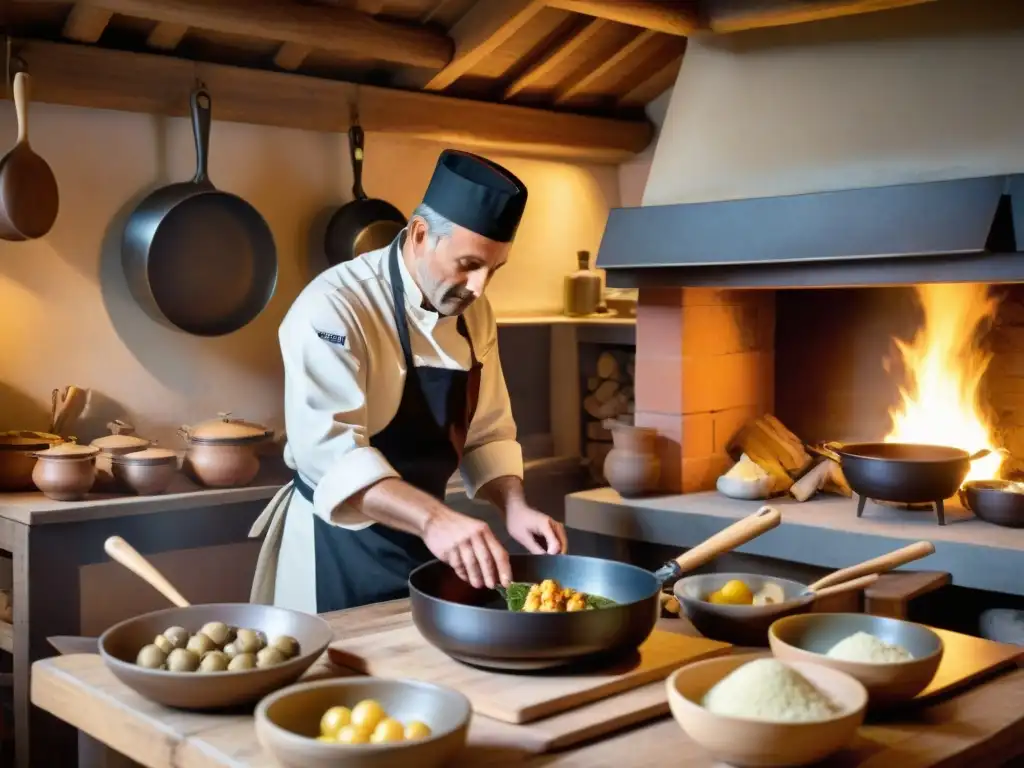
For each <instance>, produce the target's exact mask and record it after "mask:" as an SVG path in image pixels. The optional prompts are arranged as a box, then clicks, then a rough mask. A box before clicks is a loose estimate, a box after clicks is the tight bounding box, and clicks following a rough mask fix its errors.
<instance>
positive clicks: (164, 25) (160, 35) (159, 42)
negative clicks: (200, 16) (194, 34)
mask: <svg viewBox="0 0 1024 768" xmlns="http://www.w3.org/2000/svg"><path fill="white" fill-rule="evenodd" d="M186 34H188V25H187V24H171V23H169V22H166V21H162V22H160V23H159V24H157V25H156V26H155V27H153V31H152V32H150V33H149V37H147V38H146V45H148V46H149V47H150V48H157V49H159V50H161V51H173V50H174V49H175V48H177V47H178V46H179V45H181V41H182V40H184V39H185V35H186Z"/></svg>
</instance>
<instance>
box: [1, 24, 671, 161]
mask: <svg viewBox="0 0 1024 768" xmlns="http://www.w3.org/2000/svg"><path fill="white" fill-rule="evenodd" d="M15 52H16V53H17V55H18V56H20V57H21V58H22V59H24V60H25V62H26V64H27V65H28V67H29V71H31V72H32V76H33V81H34V86H33V99H34V100H35V101H42V102H48V103H51V104H66V105H70V106H77V107H87V108H93V109H115V110H122V111H126V112H143V113H147V114H159V115H172V116H184V115H187V114H188V109H189V107H188V100H189V93H190V91H191V89H192V88H193V87H194V85H195V80H196V78H197V77H198V78H200V79H201V80H202V81H203V82H204V83H205V84H206V86H207V87H208V88H209V90H210V94H211V96H212V99H213V116H214V118H215V119H217V120H225V121H229V122H240V123H255V124H259V125H272V126H279V127H285V128H300V129H304V130H313V131H330V132H341V131H345V130H347V129H348V127H349V123H350V119H351V109H352V106H353V105H357V106H358V109H359V120H360V122H361V123H362V125H363V127H364V128H365V129H366V130H367V131H368V132H378V133H384V134H390V135H397V136H402V137H407V138H418V139H424V140H428V141H436V142H443V143H447V144H453V145H456V146H466V147H473V148H476V149H480V150H490V151H495V152H505V153H515V154H521V155H530V156H535V157H551V158H560V159H575V160H586V161H592V162H599V163H621V162H623V161H625V160H628V159H629V158H631V157H633V156H635V155H636V153H638V152H641V151H642V150H643V149H644V148H645V147H646V146H647V145H648V144H649V143H650V141H651V139H652V138H653V128H652V126H651V125H650V123H648V122H647V121H633V120H615V119H609V118H597V117H586V116H582V115H572V114H564V113H558V112H549V111H546V110H540V109H529V108H526V107H516V106H509V105H506V104H488V103H485V102H480V101H470V100H466V99H454V98H450V97H447V96H441V95H438V94H432V93H416V92H410V91H400V90H393V89H388V88H378V87H375V86H367V85H354V84H352V83H345V82H339V81H336V80H325V79H321V78H314V77H306V76H303V75H293V74H288V73H284V72H269V71H264V70H255V69H243V68H240V67H230V66H224V65H221V64H208V63H205V62H195V61H189V60H185V59H178V58H175V57H172V56H165V55H161V54H155V53H129V52H126V51H115V50H110V49H105V48H98V47H94V46H85V45H74V44H63V43H49V42H42V41H37V40H26V41H21V42H19V44H18V47H17V49H16V51H15ZM214 151H216V149H214Z"/></svg>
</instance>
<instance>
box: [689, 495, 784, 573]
mask: <svg viewBox="0 0 1024 768" xmlns="http://www.w3.org/2000/svg"><path fill="white" fill-rule="evenodd" d="M781 522H782V513H781V512H779V510H777V509H775V508H774V507H769V506H764V507H761V508H760V509H759V510H757V512H755V513H754V514H752V515H749V516H747V517H744V518H743V519H742V520H737V521H736V522H735V523H733V524H732V525H730V526H729V527H728V528H726V529H725V530H724V531H719V532H718V533H716V534H715V535H714V536H712V537H711V538H710V539H705V540H704V541H702V542H701V543H700V544H698V545H697V546H695V547H693V548H692V549H690V550H688V551H686V552H684V553H683V554H681V555H680V556H679V557H677V558H676V564H677V565H678V566H679V568H680V569H681V570H682V572H684V573H685V572H686V571H692V570H693V569H694V568H699V567H700V566H702V565H704V563H706V562H708V561H709V560H712V559H713V558H715V557H717V556H718V555H720V554H722V553H723V552H729V551H731V550H733V549H736V547H739V546H742V545H744V544H746V543H747V542H748V541H751V540H753V539H756V538H757V537H758V536H760V535H761V534H762V533H766V532H767V531H770V530H771V529H772V528H775V527H777V526H778V525H779V523H781Z"/></svg>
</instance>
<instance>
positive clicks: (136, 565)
mask: <svg viewBox="0 0 1024 768" xmlns="http://www.w3.org/2000/svg"><path fill="white" fill-rule="evenodd" d="M103 549H104V550H105V551H106V553H107V554H108V555H110V559H111V560H116V561H117V562H118V563H120V564H121V565H123V566H124V567H125V568H127V569H128V570H129V571H131V572H132V573H134V574H135V575H136V576H138V577H139V578H140V579H142V580H143V581H144V582H146V583H147V584H149V586H151V587H152V588H153V589H155V590H156V591H157V592H159V593H160V594H161V595H163V596H164V597H166V598H167V599H168V600H170V601H171V602H172V603H174V604H175V605H176V606H178V607H179V608H188V606H189V602H188V600H186V599H185V598H184V597H182V596H181V593H180V592H179V591H178V590H176V589H175V588H174V585H172V584H171V582H169V581H168V580H167V579H166V577H165V576H164V575H163V574H162V573H160V571H158V570H157V569H156V568H155V567H154V566H153V564H152V563H151V562H149V560H147V559H146V558H144V557H143V556H142V555H140V554H139V553H138V552H137V551H136V549H135V547H133V546H132V545H131V544H129V543H128V542H127V541H125V540H124V539H122V538H121V537H120V536H111V537H110V538H109V539H107V540H106V541H105V542H103Z"/></svg>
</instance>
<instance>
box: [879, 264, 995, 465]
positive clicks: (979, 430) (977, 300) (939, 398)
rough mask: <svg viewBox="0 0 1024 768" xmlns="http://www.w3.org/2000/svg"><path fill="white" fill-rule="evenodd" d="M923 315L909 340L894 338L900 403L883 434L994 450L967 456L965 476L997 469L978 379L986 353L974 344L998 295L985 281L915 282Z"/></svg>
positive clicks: (888, 438)
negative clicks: (902, 380) (901, 376)
mask: <svg viewBox="0 0 1024 768" xmlns="http://www.w3.org/2000/svg"><path fill="white" fill-rule="evenodd" d="M917 298H918V301H919V302H920V304H921V308H922V309H923V310H924V323H923V324H922V326H921V327H920V328H919V329H918V331H917V334H916V335H915V336H914V339H913V341H911V342H910V343H909V344H908V343H906V342H903V341H900V340H896V346H897V348H898V349H899V351H900V355H901V356H902V358H903V366H904V369H905V371H906V386H905V387H900V403H899V405H897V406H896V407H895V408H892V409H891V410H890V411H889V417H890V419H892V428H891V429H890V431H889V434H888V435H886V436H885V440H886V442H890V443H891V442H900V443H930V444H932V445H949V446H953V447H956V448H962V449H964V450H966V451H968V452H970V453H974V452H975V451H979V450H981V449H982V448H988V449H989V450H992V451H993V453H991V454H989V455H988V456H985V457H984V458H982V459H978V460H977V461H975V462H973V463H972V464H971V471H970V474H969V475H968V476H967V479H968V480H986V479H992V478H995V477H998V476H999V468H1000V466H1002V463H1003V459H1004V456H1003V454H1001V453H997V452H995V450H994V449H995V448H996V447H997V446H996V445H995V443H994V441H993V438H992V432H993V430H992V427H991V422H990V420H989V419H988V417H987V415H986V409H985V408H983V407H982V405H981V402H980V400H979V385H980V383H981V378H982V376H983V375H984V374H985V369H986V368H988V364H989V361H990V360H991V358H992V356H991V354H990V353H988V352H985V351H983V350H982V349H980V348H979V347H978V346H977V333H978V330H979V328H981V327H984V326H985V325H987V324H988V323H989V322H990V321H991V320H992V318H993V317H994V316H995V313H996V309H997V307H998V305H999V300H998V299H996V298H993V297H992V296H990V295H989V292H988V288H987V286H985V285H975V284H935V285H919V286H917Z"/></svg>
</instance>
